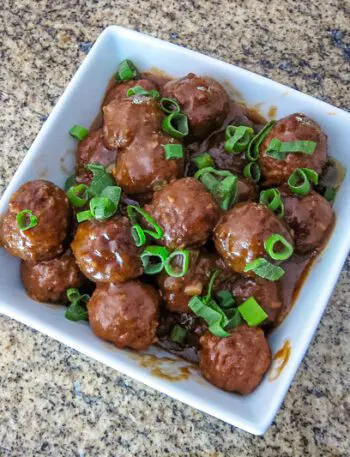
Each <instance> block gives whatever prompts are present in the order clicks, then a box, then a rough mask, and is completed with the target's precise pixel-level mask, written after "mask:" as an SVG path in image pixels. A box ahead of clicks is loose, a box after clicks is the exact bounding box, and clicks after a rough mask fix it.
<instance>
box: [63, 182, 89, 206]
mask: <svg viewBox="0 0 350 457" xmlns="http://www.w3.org/2000/svg"><path fill="white" fill-rule="evenodd" d="M88 189H89V188H88V186H87V185H86V184H78V185H77V186H74V187H71V188H70V189H69V190H68V192H67V197H68V199H69V201H70V202H71V204H72V205H73V206H76V207H77V208H81V207H82V206H84V205H86V203H87V202H88V201H89V195H88Z"/></svg>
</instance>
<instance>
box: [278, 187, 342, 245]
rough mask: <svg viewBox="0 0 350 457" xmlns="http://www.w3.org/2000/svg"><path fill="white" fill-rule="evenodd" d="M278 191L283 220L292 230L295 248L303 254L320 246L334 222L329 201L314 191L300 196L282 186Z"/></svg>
mask: <svg viewBox="0 0 350 457" xmlns="http://www.w3.org/2000/svg"><path fill="white" fill-rule="evenodd" d="M280 192H281V195H282V198H283V201H284V220H285V221H286V223H287V224H288V225H289V227H291V228H292V229H293V230H294V238H295V247H296V250H297V251H298V252H299V253H300V254H305V253H307V252H310V251H312V250H313V249H316V248H318V247H320V246H321V245H322V243H323V241H324V240H325V239H326V238H327V236H328V234H329V232H330V230H331V228H332V226H333V223H334V212H333V209H332V207H331V205H330V204H329V202H328V201H327V200H326V199H325V198H324V197H322V195H320V194H318V193H317V192H314V191H311V192H310V193H308V194H307V195H305V196H300V195H296V194H294V193H292V192H291V191H289V189H288V187H287V186H282V187H281V188H280Z"/></svg>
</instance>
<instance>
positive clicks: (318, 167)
mask: <svg viewBox="0 0 350 457" xmlns="http://www.w3.org/2000/svg"><path fill="white" fill-rule="evenodd" d="M273 138H277V139H278V140H280V141H297V140H308V141H314V142H316V143H317V146H316V149H315V151H314V153H313V154H311V155H309V154H302V153H297V154H287V155H286V158H285V159H284V160H277V159H274V158H273V157H269V156H268V155H266V149H267V147H268V145H269V144H270V142H271V140H272V139H273ZM326 161H327V136H326V134H325V133H324V132H323V131H322V130H321V128H320V126H319V125H318V124H317V123H316V122H315V121H313V120H312V119H310V118H309V117H307V116H305V115H304V114H300V113H297V114H291V115H290V116H287V117H284V118H283V119H280V120H279V121H278V122H276V124H275V125H274V127H273V128H272V130H271V132H270V133H269V135H267V137H266V138H265V140H264V141H263V143H262V145H261V148H260V157H259V166H260V170H261V174H262V177H263V181H264V184H265V185H267V186H272V185H278V184H282V183H284V182H286V181H287V180H288V178H289V176H290V175H291V174H292V173H293V171H294V170H295V169H296V168H311V169H313V170H315V171H316V172H317V173H321V171H322V168H323V167H324V165H325V164H326Z"/></svg>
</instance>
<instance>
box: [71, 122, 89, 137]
mask: <svg viewBox="0 0 350 457" xmlns="http://www.w3.org/2000/svg"><path fill="white" fill-rule="evenodd" d="M69 133H70V135H71V136H72V137H74V138H76V139H77V140H78V141H82V140H83V139H84V138H86V137H87V136H88V134H89V130H88V129H87V128H85V127H83V126H82V125H78V124H77V125H73V127H72V128H71V129H70V130H69Z"/></svg>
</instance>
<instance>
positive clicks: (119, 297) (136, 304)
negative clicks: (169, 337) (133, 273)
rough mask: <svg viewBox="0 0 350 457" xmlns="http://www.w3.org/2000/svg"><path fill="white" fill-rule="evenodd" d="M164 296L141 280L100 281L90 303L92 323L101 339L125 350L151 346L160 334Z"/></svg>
mask: <svg viewBox="0 0 350 457" xmlns="http://www.w3.org/2000/svg"><path fill="white" fill-rule="evenodd" d="M159 306H160V297H159V294H158V292H157V291H156V289H154V288H153V287H152V286H150V285H149V284H144V283H142V282H141V281H129V282H126V283H123V284H99V285H98V286H97V288H96V289H95V291H94V293H93V294H92V297H91V299H90V300H89V302H88V305H87V307H88V312H89V322H90V325H91V328H92V331H93V332H94V333H95V335H97V336H98V337H99V338H102V339H103V340H106V341H109V342H111V343H113V344H115V345H116V346H117V347H118V348H120V349H122V348H125V347H129V348H132V349H136V350H142V349H147V347H148V346H150V345H151V344H152V343H153V342H154V340H155V336H156V331H157V327H158V314H159Z"/></svg>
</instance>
